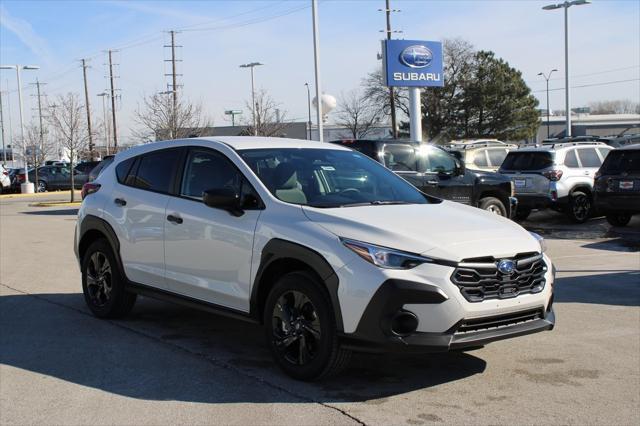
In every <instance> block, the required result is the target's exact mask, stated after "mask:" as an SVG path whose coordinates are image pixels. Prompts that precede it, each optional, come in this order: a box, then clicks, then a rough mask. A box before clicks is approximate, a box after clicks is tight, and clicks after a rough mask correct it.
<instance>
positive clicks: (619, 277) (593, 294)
mask: <svg viewBox="0 0 640 426" xmlns="http://www.w3.org/2000/svg"><path fill="white" fill-rule="evenodd" d="M554 298H555V301H556V302H557V303H594V304H598V305H618V306H640V272H639V271H632V272H616V273H609V274H597V275H585V276H578V277H564V278H556V282H555V285H554Z"/></svg>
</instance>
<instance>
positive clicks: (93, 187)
mask: <svg viewBox="0 0 640 426" xmlns="http://www.w3.org/2000/svg"><path fill="white" fill-rule="evenodd" d="M99 189H100V184H99V183H93V182H87V183H85V184H84V185H82V191H81V192H80V196H81V197H82V199H83V200H84V199H85V197H87V196H88V195H91V194H93V193H95V192H98V190H99Z"/></svg>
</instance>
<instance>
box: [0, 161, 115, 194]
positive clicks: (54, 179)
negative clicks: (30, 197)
mask: <svg viewBox="0 0 640 426" xmlns="http://www.w3.org/2000/svg"><path fill="white" fill-rule="evenodd" d="M111 157H112V156H111ZM99 164H101V161H85V162H82V163H79V164H77V165H76V166H75V167H74V168H73V169H71V168H70V167H69V164H68V163H64V162H60V161H47V163H46V164H45V165H44V166H40V167H38V173H37V176H36V170H35V168H29V182H32V183H33V184H34V186H35V190H36V192H46V191H57V190H68V189H71V173H73V175H74V183H73V186H74V188H75V189H80V188H82V185H84V184H85V183H86V182H88V181H91V179H90V176H91V172H92V171H93V169H95V168H96V167H97V166H98V165H99ZM71 170H73V172H72V171H71ZM94 179H95V176H94ZM24 182H25V171H24V168H23V167H22V168H13V169H7V168H5V167H4V166H2V178H1V179H0V183H1V184H2V192H3V193H5V192H20V185H21V184H23V183H24Z"/></svg>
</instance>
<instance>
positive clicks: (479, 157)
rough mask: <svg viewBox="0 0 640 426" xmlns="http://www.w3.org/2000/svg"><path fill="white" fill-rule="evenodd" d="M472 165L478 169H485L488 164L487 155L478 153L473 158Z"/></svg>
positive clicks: (481, 152) (482, 152)
mask: <svg viewBox="0 0 640 426" xmlns="http://www.w3.org/2000/svg"><path fill="white" fill-rule="evenodd" d="M473 164H475V165H476V166H478V167H487V166H488V165H489V163H488V162H487V154H486V153H485V152H484V151H478V152H476V153H475V155H474V156H473Z"/></svg>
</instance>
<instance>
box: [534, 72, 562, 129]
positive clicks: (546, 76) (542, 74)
mask: <svg viewBox="0 0 640 426" xmlns="http://www.w3.org/2000/svg"><path fill="white" fill-rule="evenodd" d="M555 71H558V70H557V69H555V68H554V69H552V70H551V71H549V75H545V73H543V72H539V73H538V75H541V76H542V77H543V78H544V79H545V80H546V81H547V139H549V137H550V135H551V131H550V130H549V114H550V109H549V79H550V78H551V74H553V73H554V72H555Z"/></svg>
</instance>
